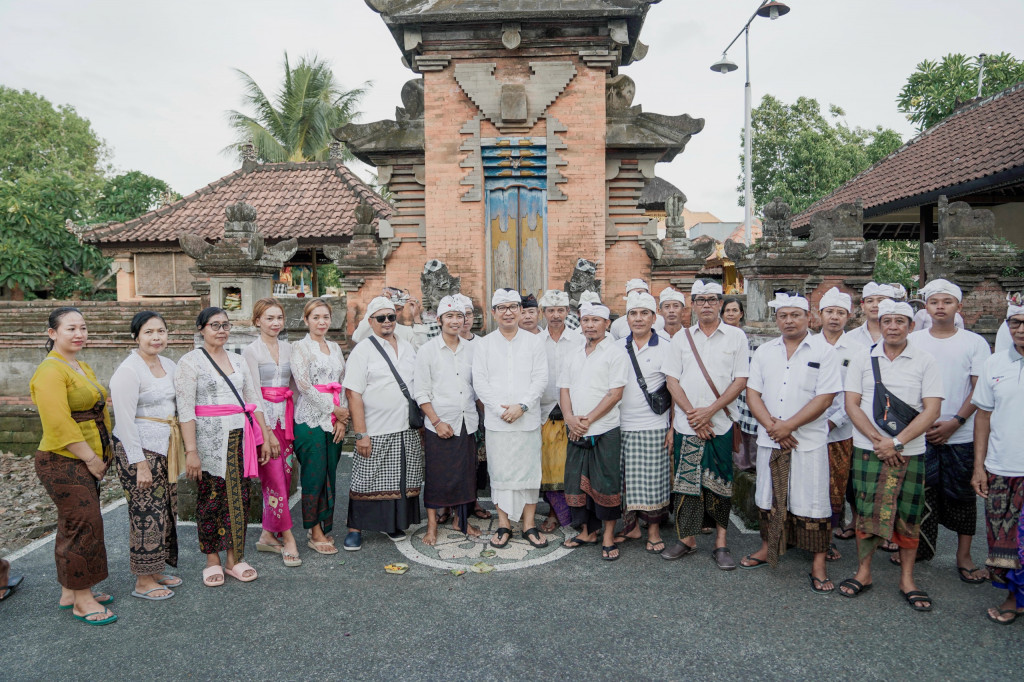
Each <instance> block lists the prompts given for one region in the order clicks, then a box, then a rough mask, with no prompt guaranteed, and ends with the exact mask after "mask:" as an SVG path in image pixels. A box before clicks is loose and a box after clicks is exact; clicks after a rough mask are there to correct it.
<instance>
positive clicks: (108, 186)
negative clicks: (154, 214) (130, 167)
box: [92, 171, 181, 222]
mask: <svg viewBox="0 0 1024 682" xmlns="http://www.w3.org/2000/svg"><path fill="white" fill-rule="evenodd" d="M180 198H181V195H180V194H178V193H177V192H174V191H173V190H172V189H171V188H170V187H169V186H168V185H167V183H166V182H164V181H163V180H160V179H159V178H154V177H152V176H150V175H146V174H145V173H142V172H140V171H129V172H127V173H122V174H121V175H117V176H115V177H112V178H107V180H106V181H105V182H104V183H103V188H102V189H101V190H100V193H99V197H98V198H97V200H96V205H95V207H94V213H93V216H92V220H94V221H97V222H107V221H115V222H125V221H127V220H132V219H134V218H138V217H139V216H140V215H142V214H143V213H146V212H148V211H152V210H153V209H155V208H158V207H159V206H160V203H161V200H163V199H168V200H170V201H177V200H178V199H180Z"/></svg>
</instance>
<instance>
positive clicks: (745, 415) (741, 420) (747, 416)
mask: <svg viewBox="0 0 1024 682" xmlns="http://www.w3.org/2000/svg"><path fill="white" fill-rule="evenodd" d="M736 404H737V405H739V408H740V409H739V417H737V419H736V424H737V425H738V426H739V427H740V431H742V432H743V433H749V434H750V435H752V436H756V435H757V419H755V418H754V415H753V414H751V412H750V407H748V406H747V392H746V391H741V392H740V397H739V399H737V401H736Z"/></svg>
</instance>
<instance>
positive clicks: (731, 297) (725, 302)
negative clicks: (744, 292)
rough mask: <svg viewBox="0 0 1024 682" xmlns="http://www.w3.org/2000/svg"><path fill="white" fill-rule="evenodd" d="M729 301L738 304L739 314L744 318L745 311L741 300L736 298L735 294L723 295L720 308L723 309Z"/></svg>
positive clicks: (745, 315)
mask: <svg viewBox="0 0 1024 682" xmlns="http://www.w3.org/2000/svg"><path fill="white" fill-rule="evenodd" d="M730 303H735V304H736V305H738V306H739V307H740V315H742V316H743V318H744V319H746V317H747V311H746V310H745V309H744V308H743V301H741V300H740V299H738V298H736V297H735V296H726V297H725V301H723V302H722V310H723V311H724V310H725V307H726V306H727V305H729V304H730Z"/></svg>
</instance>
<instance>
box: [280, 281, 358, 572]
mask: <svg viewBox="0 0 1024 682" xmlns="http://www.w3.org/2000/svg"><path fill="white" fill-rule="evenodd" d="M302 317H303V320H305V322H306V326H308V327H309V333H308V334H306V337H305V338H304V339H302V340H301V341H297V342H296V343H295V344H293V345H292V367H291V369H292V377H293V379H294V380H295V386H296V388H297V389H298V393H299V400H298V404H297V405H296V406H295V454H296V456H297V457H298V459H299V464H300V465H301V467H302V468H301V471H300V476H301V483H302V526H303V528H306V529H307V534H306V541H307V544H308V545H309V548H310V549H312V550H315V551H317V552H319V553H320V554H337V553H338V550H337V548H336V547H335V546H334V540H333V538H331V537H330V536H328V533H330V532H331V529H332V528H333V527H334V496H335V478H336V476H337V473H338V460H339V459H340V457H341V443H342V441H343V440H344V439H345V426H346V425H347V424H348V418H349V416H348V403H347V402H346V400H345V394H344V392H343V391H342V388H341V380H342V378H343V377H344V375H345V359H344V357H343V356H342V354H341V348H339V347H338V344H336V343H334V342H333V341H328V340H327V338H326V337H327V330H328V329H329V328H330V326H331V309H330V307H329V306H328V305H327V304H326V303H325V302H324V301H323V300H321V299H319V298H314V299H312V300H310V301H309V302H308V303H306V305H305V307H304V308H303V310H302Z"/></svg>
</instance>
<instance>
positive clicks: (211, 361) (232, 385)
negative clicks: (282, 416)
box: [199, 348, 256, 429]
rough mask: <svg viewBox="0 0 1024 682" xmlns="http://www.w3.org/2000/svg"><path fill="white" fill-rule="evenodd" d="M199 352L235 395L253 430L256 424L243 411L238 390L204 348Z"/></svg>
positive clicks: (243, 412)
mask: <svg viewBox="0 0 1024 682" xmlns="http://www.w3.org/2000/svg"><path fill="white" fill-rule="evenodd" d="M199 350H201V351H203V355H205V356H206V359H207V360H209V361H210V364H211V365H213V368H214V369H215V370H217V374H219V375H220V376H221V378H222V379H224V383H226V384H227V385H228V388H230V389H231V392H232V393H234V394H235V400H237V401H238V404H239V405H240V406H241V407H242V414H244V415H245V418H246V419H248V420H249V426H251V427H252V428H254V429H255V428H256V424H255V423H254V422H253V420H252V415H251V414H249V413H248V412H246V411H245V401H244V400H242V396H240V395H238V389H237V388H235V385H234V384H233V383H232V382H231V379H228V375H227V374H225V373H224V370H222V369H221V368H220V365H218V364H217V363H216V361H214V359H213V357H211V356H210V354H209V353H208V352H207V351H206V349H205V348H200V349H199Z"/></svg>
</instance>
